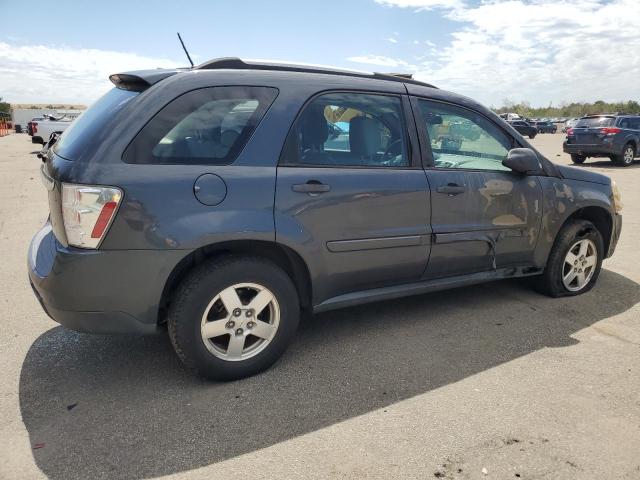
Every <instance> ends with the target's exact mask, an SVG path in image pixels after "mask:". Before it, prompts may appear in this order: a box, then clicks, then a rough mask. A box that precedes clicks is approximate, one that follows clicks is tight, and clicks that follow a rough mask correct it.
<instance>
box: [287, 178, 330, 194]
mask: <svg viewBox="0 0 640 480" xmlns="http://www.w3.org/2000/svg"><path fill="white" fill-rule="evenodd" d="M291 190H293V191H294V192H298V193H324V192H328V191H329V190H331V186H329V185H327V184H325V183H321V182H319V181H318V180H309V181H308V182H307V183H297V184H295V185H293V186H292V187H291Z"/></svg>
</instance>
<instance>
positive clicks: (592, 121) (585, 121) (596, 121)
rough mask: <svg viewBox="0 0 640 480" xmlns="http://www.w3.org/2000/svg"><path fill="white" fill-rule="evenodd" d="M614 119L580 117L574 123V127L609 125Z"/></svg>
mask: <svg viewBox="0 0 640 480" xmlns="http://www.w3.org/2000/svg"><path fill="white" fill-rule="evenodd" d="M614 121H615V118H614V117H587V118H581V119H580V120H578V123H576V128H598V127H610V126H611V125H613V123H614Z"/></svg>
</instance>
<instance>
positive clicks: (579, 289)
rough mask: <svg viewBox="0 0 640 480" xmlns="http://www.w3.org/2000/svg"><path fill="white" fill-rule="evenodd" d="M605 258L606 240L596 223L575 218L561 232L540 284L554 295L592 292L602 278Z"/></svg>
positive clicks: (546, 291) (541, 288)
mask: <svg viewBox="0 0 640 480" xmlns="http://www.w3.org/2000/svg"><path fill="white" fill-rule="evenodd" d="M603 258H604V241H603V239H602V235H601V234H600V232H599V231H598V229H597V228H596V227H595V225H594V224H593V223H591V222H589V221H587V220H573V221H571V222H570V223H568V224H567V225H565V226H564V227H562V229H561V230H560V232H559V233H558V236H557V237H556V241H555V242H554V244H553V248H552V249H551V253H550V254H549V259H548V260H547V267H546V268H545V271H544V273H543V274H542V275H541V276H540V277H539V278H538V279H537V285H536V286H537V288H538V290H540V291H542V292H543V293H546V294H547V295H550V296H552V297H562V296H570V295H578V294H580V293H584V292H588V291H589V290H591V289H592V288H593V285H594V284H595V283H596V280H597V279H598V275H599V274H600V268H601V266H602V260H603Z"/></svg>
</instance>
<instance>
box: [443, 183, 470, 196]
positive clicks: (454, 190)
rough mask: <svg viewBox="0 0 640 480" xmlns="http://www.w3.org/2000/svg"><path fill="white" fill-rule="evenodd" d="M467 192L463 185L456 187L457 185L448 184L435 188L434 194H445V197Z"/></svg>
mask: <svg viewBox="0 0 640 480" xmlns="http://www.w3.org/2000/svg"><path fill="white" fill-rule="evenodd" d="M466 190H467V187H465V186H464V185H458V184H457V183H449V184H447V185H442V186H441V187H438V188H436V192H438V193H446V194H447V195H459V194H461V193H464V192H465V191H466Z"/></svg>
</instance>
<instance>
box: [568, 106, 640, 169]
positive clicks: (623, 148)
mask: <svg viewBox="0 0 640 480" xmlns="http://www.w3.org/2000/svg"><path fill="white" fill-rule="evenodd" d="M639 146H640V115H593V116H588V117H583V118H581V119H580V120H578V122H577V123H576V124H575V126H574V127H573V128H569V129H567V138H566V140H565V142H564V144H563V150H564V151H565V153H569V154H571V160H572V161H573V163H584V161H585V160H586V159H587V158H589V157H609V158H610V159H611V161H612V162H614V163H615V164H617V165H621V166H623V167H628V166H629V165H631V164H633V159H634V158H635V156H636V155H637V153H638V147H639Z"/></svg>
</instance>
